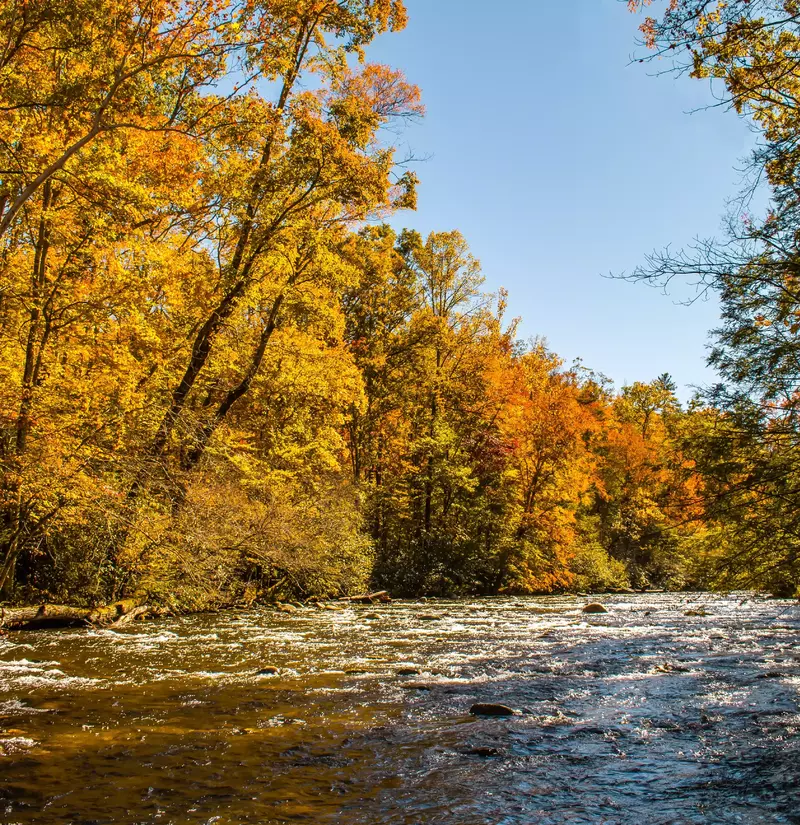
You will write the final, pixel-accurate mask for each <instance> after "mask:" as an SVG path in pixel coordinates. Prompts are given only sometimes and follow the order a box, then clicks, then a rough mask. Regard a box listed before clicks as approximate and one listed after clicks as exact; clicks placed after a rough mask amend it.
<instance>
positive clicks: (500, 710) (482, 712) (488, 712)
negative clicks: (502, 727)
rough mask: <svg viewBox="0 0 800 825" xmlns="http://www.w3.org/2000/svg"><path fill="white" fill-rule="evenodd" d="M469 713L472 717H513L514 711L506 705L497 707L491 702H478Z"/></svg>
mask: <svg viewBox="0 0 800 825" xmlns="http://www.w3.org/2000/svg"><path fill="white" fill-rule="evenodd" d="M469 712H470V713H471V714H472V715H473V716H513V715H514V710H513V709H512V708H510V707H509V706H508V705H498V704H495V703H493V702H478V703H477V704H474V705H473V706H472V707H471V708H470V709H469Z"/></svg>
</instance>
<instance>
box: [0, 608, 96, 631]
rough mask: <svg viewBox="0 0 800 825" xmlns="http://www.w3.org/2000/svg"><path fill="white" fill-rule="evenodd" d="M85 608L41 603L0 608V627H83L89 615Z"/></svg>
mask: <svg viewBox="0 0 800 825" xmlns="http://www.w3.org/2000/svg"><path fill="white" fill-rule="evenodd" d="M90 612H91V611H89V610H88V609H87V608H82V607H67V606H66V605H60V604H43V605H39V606H38V607H11V608H1V609H0V627H3V628H5V629H6V630H46V629H48V628H56V627H83V626H85V625H86V624H87V617H88V616H89V613H90Z"/></svg>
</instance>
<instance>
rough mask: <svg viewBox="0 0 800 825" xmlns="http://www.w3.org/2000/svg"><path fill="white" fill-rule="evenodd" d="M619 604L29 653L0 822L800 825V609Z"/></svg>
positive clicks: (367, 621) (18, 683) (293, 625)
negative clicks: (481, 707) (506, 710)
mask: <svg viewBox="0 0 800 825" xmlns="http://www.w3.org/2000/svg"><path fill="white" fill-rule="evenodd" d="M601 600H602V601H603V603H604V604H605V606H606V607H607V609H608V613H606V614H599V615H587V614H584V613H583V612H582V607H583V605H584V604H585V602H586V599H582V598H576V597H572V596H565V597H552V598H524V599H518V598H495V599H480V600H470V601H459V602H449V601H429V602H427V603H424V604H421V603H412V602H395V603H392V604H388V605H381V606H364V607H355V606H354V607H346V608H344V609H341V610H336V611H334V610H330V611H317V610H313V609H308V610H303V611H298V612H296V613H293V614H282V613H276V612H274V611H272V610H269V609H263V610H261V609H258V610H252V611H242V612H235V611H234V612H224V613H219V614H215V615H198V616H190V617H182V618H169V619H162V620H158V621H152V622H147V623H144V624H142V625H137V626H133V627H129V628H126V629H120V630H117V631H115V630H67V631H64V630H61V631H38V632H28V633H22V632H17V633H10V634H8V635H7V636H5V637H0V822H2V823H4V824H7V825H11V823H19V824H20V825H23V824H24V825H28V824H29V823H37V825H39V823H54V824H55V823H59V824H60V823H75V824H76V825H77V823H80V825H89V823H92V825H101V824H103V825H104V824H105V823H114V824H115V825H122V824H123V823H125V825H127V824H128V823H130V824H131V825H139V824H140V823H141V825H144V823H147V824H148V825H150V823H153V824H155V823H162V824H163V825H167V824H168V823H173V824H174V825H212V823H214V824H215V825H240V823H259V825H273V824H274V825H277V824H278V823H281V824H282V823H315V824H316V823H341V824H342V825H350V824H351V823H352V824H353V825H358V824H360V823H364V825H374V824H375V823H381V825H434V823H436V824H437V825H438V824H439V823H441V825H528V823H584V822H585V823H625V824H626V825H627V823H631V825H634V824H635V825H642V824H643V823H645V825H657V824H658V823H709V822H714V823H716V822H719V823H728V822H730V823H734V822H735V823H800V605H798V604H797V603H792V602H789V601H779V600H768V599H765V598H762V597H759V596H756V595H754V594H750V593H737V594H730V595H727V596H713V595H707V594H691V595H687V594H681V595H673V594H642V595H630V596H628V595H625V596H616V595H615V596H606V597H602V598H601ZM478 702H495V703H503V704H505V705H507V706H509V707H511V708H513V709H514V711H515V714H514V715H513V716H509V717H476V716H472V715H471V714H470V712H469V711H470V708H471V706H472V705H473V704H474V703H478Z"/></svg>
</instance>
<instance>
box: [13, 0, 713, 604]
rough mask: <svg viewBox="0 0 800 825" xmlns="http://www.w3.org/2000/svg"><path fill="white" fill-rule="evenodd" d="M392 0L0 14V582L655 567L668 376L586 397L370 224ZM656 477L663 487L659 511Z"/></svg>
mask: <svg viewBox="0 0 800 825" xmlns="http://www.w3.org/2000/svg"><path fill="white" fill-rule="evenodd" d="M404 23H405V10H404V8H403V4H402V2H399V0H348V2H333V0H293V2H285V1H284V0H241V1H239V0H184V2H180V3H178V2H169V0H153V2H131V1H130V0H101V2H91V3H90V2H84V1H83V0H55V2H53V0H25V1H24V2H20V1H19V0H10V1H9V2H3V3H2V4H0V28H1V29H2V33H3V37H2V46H0V138H1V139H0V266H1V267H2V270H1V273H2V274H1V275H0V279H1V280H0V466H1V467H2V484H1V486H0V588H2V589H3V590H4V592H5V593H6V594H8V595H11V596H13V597H14V598H19V599H24V598H34V597H35V598H40V597H43V598H58V599H60V600H66V599H72V600H84V601H95V602H99V601H105V600H108V599H111V598H116V597H119V596H121V595H126V594H134V593H147V594H148V597H149V598H151V599H161V600H164V601H170V600H175V599H177V600H179V601H180V602H181V604H184V605H190V606H202V605H205V604H210V603H217V604H219V603H229V602H232V601H236V600H242V599H244V600H251V599H252V598H256V597H263V598H270V597H274V596H277V595H286V594H289V593H294V594H298V595H310V594H332V593H336V592H346V591H350V590H355V589H359V588H362V587H365V586H366V585H367V583H368V581H369V580H370V579H372V580H373V581H375V582H377V583H380V584H384V585H386V586H389V587H391V588H392V589H393V590H394V591H395V592H397V593H463V592H481V593H495V592H501V591H504V592H512V591H513V592H526V593H529V592H530V593H532V592H536V593H539V592H552V591H555V590H563V589H568V588H573V589H577V588H582V587H586V588H588V587H625V586H629V585H630V584H631V583H634V584H637V585H646V584H650V583H652V584H671V585H676V586H678V585H681V584H684V583H685V582H686V576H687V572H686V571H687V569H688V568H687V567H686V565H684V564H682V563H681V559H682V558H683V556H682V554H684V553H686V552H689V551H688V550H687V548H689V547H690V546H691V545H692V542H696V541H698V540H699V539H698V536H700V535H701V534H702V531H703V529H704V528H703V527H702V525H701V524H700V522H699V521H698V519H697V518H696V517H695V515H696V514H695V511H694V510H693V509H692V504H691V500H692V499H693V497H696V495H697V492H698V489H697V485H698V481H697V479H696V477H695V476H694V475H693V471H692V464H691V462H690V461H687V459H686V458H685V456H684V455H683V454H682V453H681V446H680V444H681V438H682V436H681V432H682V428H685V427H686V426H687V424H686V420H687V416H689V414H688V413H686V412H684V411H682V410H681V409H680V407H679V405H678V404H677V401H676V400H675V396H674V387H672V385H671V384H670V382H669V380H668V378H662V379H659V380H658V381H656V382H654V383H653V384H649V385H634V386H633V387H629V388H625V389H623V390H622V391H621V393H618V394H616V393H614V392H613V391H612V390H611V389H610V388H609V386H608V385H607V382H605V380H604V379H603V378H602V377H601V376H597V375H595V374H593V373H591V372H589V371H588V370H586V369H584V368H583V367H582V366H581V365H575V366H573V367H565V366H564V365H563V364H562V363H561V361H560V360H559V359H558V358H557V357H556V356H555V355H554V354H553V353H551V352H550V351H548V349H547V347H546V345H545V344H544V343H543V342H541V341H533V342H530V343H527V344H525V343H521V342H519V341H518V340H517V337H516V324H515V322H513V321H508V320H507V319H506V313H505V311H506V296H505V295H504V294H502V293H501V294H499V295H489V294H487V293H485V292H484V291H483V288H482V283H483V281H482V276H481V270H480V265H479V263H478V261H477V260H475V259H474V258H473V257H472V256H471V254H470V252H469V249H468V246H467V243H466V241H465V239H464V238H463V237H462V236H461V235H460V234H459V233H458V232H442V233H434V234H432V235H430V236H429V237H428V238H425V239H423V238H421V237H420V236H419V235H418V234H417V233H415V232H412V231H406V232H402V233H399V234H397V233H395V232H394V231H393V230H392V229H390V228H389V227H388V226H386V225H385V223H384V221H385V219H386V218H387V217H388V216H389V215H391V214H392V213H393V212H394V211H396V210H397V209H402V208H413V206H414V203H415V191H414V190H415V184H416V177H415V176H414V174H413V173H410V172H404V171H402V170H399V167H398V165H397V160H398V158H397V157H396V151H395V147H394V144H393V142H392V141H393V139H395V138H396V134H397V130H396V129H390V128H387V127H389V126H391V125H392V124H397V123H398V122H402V121H403V120H404V119H409V118H415V117H418V116H420V115H421V114H422V105H421V102H420V94H419V91H418V90H417V88H416V87H415V86H414V85H413V84H412V83H410V82H409V81H408V80H406V79H405V78H404V76H403V74H402V73H401V72H399V71H396V70H394V69H392V68H389V67H386V66H381V65H375V64H371V63H369V62H367V58H366V54H367V50H368V47H369V44H370V42H371V41H372V40H373V39H374V37H375V36H377V35H378V34H381V33H383V32H387V31H392V30H398V29H400V28H402V27H403V25H404ZM678 501H685V506H683V507H678V506H677V505H676V502H678Z"/></svg>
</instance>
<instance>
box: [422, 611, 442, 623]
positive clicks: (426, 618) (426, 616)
mask: <svg viewBox="0 0 800 825" xmlns="http://www.w3.org/2000/svg"><path fill="white" fill-rule="evenodd" d="M417 618H418V619H419V620H420V621H421V622H437V621H439V619H441V618H442V617H441V616H437V615H436V614H435V613H420V614H419V616H417Z"/></svg>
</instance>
